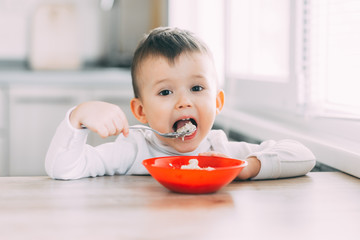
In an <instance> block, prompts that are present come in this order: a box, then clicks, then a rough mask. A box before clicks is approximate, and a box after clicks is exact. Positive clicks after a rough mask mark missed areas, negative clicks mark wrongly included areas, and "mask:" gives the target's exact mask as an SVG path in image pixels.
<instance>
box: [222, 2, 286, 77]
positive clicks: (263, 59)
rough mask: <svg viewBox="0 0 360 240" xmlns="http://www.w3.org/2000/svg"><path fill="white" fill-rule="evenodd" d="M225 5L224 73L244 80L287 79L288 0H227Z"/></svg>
mask: <svg viewBox="0 0 360 240" xmlns="http://www.w3.org/2000/svg"><path fill="white" fill-rule="evenodd" d="M275 2H276V4H274V3H275ZM227 4H228V6H227V8H228V11H229V14H228V16H229V19H228V25H227V26H228V31H227V32H228V47H227V49H228V51H227V55H228V66H227V67H228V70H227V73H228V74H229V75H231V76H233V77H235V78H238V79H244V80H252V79H255V80H262V81H280V82H285V81H287V80H288V78H289V29H290V22H289V19H290V16H289V13H290V11H289V10H290V7H289V5H290V4H289V1H288V0H277V1H264V0H231V1H229V2H228V3H227Z"/></svg>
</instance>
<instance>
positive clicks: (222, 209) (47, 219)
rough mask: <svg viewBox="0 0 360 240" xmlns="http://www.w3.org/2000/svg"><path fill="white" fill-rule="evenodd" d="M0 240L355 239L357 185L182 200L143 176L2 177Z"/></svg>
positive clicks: (255, 189)
mask: <svg viewBox="0 0 360 240" xmlns="http://www.w3.org/2000/svg"><path fill="white" fill-rule="evenodd" d="M0 239H6V240H9V239H141V240H142V239H156V240H158V239H171V240H175V239H185V240H188V239H197V240H198V239H217V240H227V239H289V240H291V239H346V240H347V239H360V180H359V179H357V178H354V177H351V176H349V175H346V174H343V173H340V172H327V173H324V172H322V173H309V174H308V175H307V176H303V177H299V178H292V179H283V180H269V181H245V182H232V183H231V184H229V185H228V186H227V187H225V188H223V189H222V190H220V191H219V192H217V193H215V194H206V195H185V194H177V193H173V192H170V191H168V190H166V189H165V188H164V187H162V186H161V185H160V184H159V183H158V182H156V181H155V180H154V179H153V178H152V177H150V176H108V177H98V178H85V179H80V180H73V181H59V180H52V179H50V178H48V177H2V178H0Z"/></svg>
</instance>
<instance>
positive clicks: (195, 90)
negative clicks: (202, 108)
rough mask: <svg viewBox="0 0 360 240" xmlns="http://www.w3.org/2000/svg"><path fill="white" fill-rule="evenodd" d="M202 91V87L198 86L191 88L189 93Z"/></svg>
mask: <svg viewBox="0 0 360 240" xmlns="http://www.w3.org/2000/svg"><path fill="white" fill-rule="evenodd" d="M202 90H204V88H203V87H202V86H199V85H197V86H193V87H192V88H191V91H193V92H200V91H202Z"/></svg>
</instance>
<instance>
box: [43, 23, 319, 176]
mask: <svg viewBox="0 0 360 240" xmlns="http://www.w3.org/2000/svg"><path fill="white" fill-rule="evenodd" d="M131 74H132V83H133V90H134V95H135V98H133V99H132V100H131V102H130V106H131V110H132V112H133V114H134V116H135V117H136V118H137V119H138V120H139V121H140V122H141V123H143V124H149V126H150V127H152V128H153V129H155V130H157V131H159V132H162V133H167V132H174V131H176V130H177V129H178V128H180V127H181V126H184V125H185V124H186V123H190V122H191V123H192V124H194V125H195V126H196V131H195V132H194V133H193V134H191V135H190V136H186V137H185V138H184V139H181V138H164V137H161V136H159V135H157V134H155V133H153V132H152V131H148V130H129V126H128V122H127V119H126V116H125V115H124V113H123V111H122V110H121V109H120V108H119V107H117V106H115V105H113V104H110V103H105V102H85V103H82V104H80V105H78V106H76V107H75V108H73V109H70V110H69V111H68V113H67V114H66V117H65V120H63V122H62V123H61V124H60V126H59V127H58V129H57V131H56V134H55V136H54V138H53V140H52V142H51V145H50V148H49V150H48V153H47V156H46V162H45V167H46V171H47V173H48V175H49V176H50V177H52V178H55V179H78V178H83V177H89V176H91V177H95V176H103V175H114V174H148V172H147V170H146V169H145V167H144V166H143V165H142V161H143V160H144V159H147V158H152V157H161V156H168V155H192V156H194V155H207V156H228V157H231V158H237V159H244V160H247V161H248V166H247V167H245V168H244V169H243V171H242V172H241V173H240V175H239V176H238V179H274V178H283V177H293V176H300V175H304V174H306V173H307V172H309V171H310V170H311V169H312V168H313V167H314V165H315V157H314V155H313V154H312V153H311V151H310V150H308V149H307V148H306V147H304V146H303V145H302V144H300V143H298V142H296V141H292V140H282V141H278V142H276V141H273V140H268V141H265V142H263V143H261V144H259V145H257V144H249V143H245V142H229V141H228V140H227V138H226V136H225V134H224V132H223V131H221V130H211V128H212V125H213V123H214V120H215V116H216V115H217V114H218V113H220V111H221V109H222V107H223V105H224V92H223V91H222V90H221V89H219V86H218V80H217V76H216V71H215V66H214V62H213V58H212V55H211V52H210V50H209V49H208V47H207V46H206V45H205V44H204V43H203V42H201V41H200V40H199V39H197V38H196V37H195V36H194V35H193V34H192V33H190V32H188V31H184V30H180V29H176V28H175V29H174V28H157V29H154V30H153V31H151V32H150V34H149V35H148V36H146V37H145V38H144V39H143V40H142V41H141V42H140V44H139V46H138V48H137V50H136V51H135V54H134V58H133V64H132V68H131ZM82 126H85V127H86V128H87V129H85V128H83V127H82ZM89 130H92V131H94V132H97V133H98V134H99V135H100V136H102V137H107V136H111V135H119V134H120V135H119V136H118V138H117V139H116V141H114V142H111V143H106V144H102V145H99V146H97V147H92V146H89V145H87V144H86V138H87V135H88V132H89Z"/></svg>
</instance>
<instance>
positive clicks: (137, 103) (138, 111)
mask: <svg viewBox="0 0 360 240" xmlns="http://www.w3.org/2000/svg"><path fill="white" fill-rule="evenodd" d="M130 107H131V111H132V113H133V114H134V116H135V118H136V119H137V120H138V121H139V122H141V123H147V119H146V114H145V112H144V106H143V104H142V102H141V100H140V99H138V98H133V99H131V101H130Z"/></svg>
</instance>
